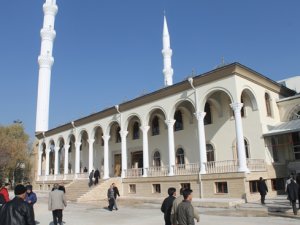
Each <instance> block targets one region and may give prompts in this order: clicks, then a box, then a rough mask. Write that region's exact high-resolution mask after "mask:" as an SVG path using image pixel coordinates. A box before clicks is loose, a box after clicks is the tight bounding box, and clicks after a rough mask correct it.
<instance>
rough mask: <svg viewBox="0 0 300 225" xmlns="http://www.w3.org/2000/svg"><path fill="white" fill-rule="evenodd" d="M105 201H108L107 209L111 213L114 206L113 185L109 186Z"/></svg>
mask: <svg viewBox="0 0 300 225" xmlns="http://www.w3.org/2000/svg"><path fill="white" fill-rule="evenodd" d="M107 199H108V209H109V210H110V211H112V210H113V208H114V205H115V192H114V187H113V185H110V187H109V188H108V190H107Z"/></svg>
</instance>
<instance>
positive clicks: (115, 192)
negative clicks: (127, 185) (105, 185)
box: [112, 183, 120, 210]
mask: <svg viewBox="0 0 300 225" xmlns="http://www.w3.org/2000/svg"><path fill="white" fill-rule="evenodd" d="M112 186H113V189H114V198H115V205H114V206H115V209H116V210H118V205H117V196H119V197H120V193H119V189H118V187H117V186H116V184H115V183H112Z"/></svg>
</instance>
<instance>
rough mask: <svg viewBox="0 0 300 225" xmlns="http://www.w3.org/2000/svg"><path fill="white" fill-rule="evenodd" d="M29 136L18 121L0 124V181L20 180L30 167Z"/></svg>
mask: <svg viewBox="0 0 300 225" xmlns="http://www.w3.org/2000/svg"><path fill="white" fill-rule="evenodd" d="M28 140H29V136H28V135H27V134H26V133H25V131H24V127H23V125H22V124H20V123H16V124H12V125H9V126H0V181H4V179H6V178H8V179H9V180H11V181H13V182H17V183H18V182H22V181H23V179H24V177H26V176H27V174H24V173H25V172H27V170H28V169H26V167H27V168H28V167H30V164H29V159H30V151H29V149H30V148H29V145H28Z"/></svg>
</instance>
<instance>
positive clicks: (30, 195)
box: [25, 184, 37, 216]
mask: <svg viewBox="0 0 300 225" xmlns="http://www.w3.org/2000/svg"><path fill="white" fill-rule="evenodd" d="M25 201H26V202H27V203H28V204H29V205H30V206H31V207H32V212H33V216H34V208H33V205H34V204H35V203H36V201H37V197H36V194H35V193H34V192H33V191H32V185H31V184H29V185H27V186H26V196H25Z"/></svg>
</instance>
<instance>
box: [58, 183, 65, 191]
mask: <svg viewBox="0 0 300 225" xmlns="http://www.w3.org/2000/svg"><path fill="white" fill-rule="evenodd" d="M58 190H60V191H63V192H64V193H66V188H65V185H64V183H60V184H59V186H58Z"/></svg>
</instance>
